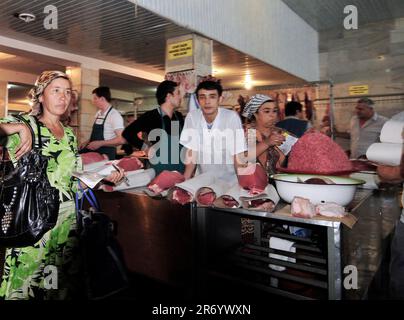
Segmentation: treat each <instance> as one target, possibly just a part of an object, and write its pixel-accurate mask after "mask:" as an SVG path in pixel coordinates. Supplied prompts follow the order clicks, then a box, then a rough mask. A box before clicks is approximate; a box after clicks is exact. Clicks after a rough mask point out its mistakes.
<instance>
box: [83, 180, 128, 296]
mask: <svg viewBox="0 0 404 320" xmlns="http://www.w3.org/2000/svg"><path fill="white" fill-rule="evenodd" d="M79 189H81V187H80V185H79ZM81 192H82V197H81V199H80V200H79V197H78V194H76V208H77V210H76V212H77V230H78V234H79V238H80V242H79V243H80V248H81V252H82V261H83V262H84V273H85V279H86V281H85V282H86V289H87V296H88V298H89V299H92V300H98V299H103V298H107V297H110V296H112V295H114V294H116V293H118V292H120V291H122V290H124V289H126V288H128V286H129V279H128V276H127V270H126V266H125V261H124V257H123V253H122V250H121V247H120V245H119V243H118V241H117V239H116V237H115V235H116V232H117V226H116V223H115V222H114V221H112V220H111V219H110V218H109V217H108V215H106V214H105V213H104V212H102V211H101V210H100V206H99V204H98V201H97V199H96V197H95V194H94V193H93V191H92V190H91V189H90V188H88V189H86V190H83V189H81ZM84 199H87V201H88V202H89V205H90V207H89V208H88V209H87V210H84V206H83V205H84Z"/></svg>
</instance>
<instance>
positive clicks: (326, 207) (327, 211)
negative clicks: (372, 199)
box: [316, 202, 347, 218]
mask: <svg viewBox="0 0 404 320" xmlns="http://www.w3.org/2000/svg"><path fill="white" fill-rule="evenodd" d="M316 213H317V214H319V215H321V216H325V217H329V218H342V217H344V216H345V215H346V214H347V213H346V212H345V208H344V207H341V206H340V205H338V204H336V203H334V202H326V203H322V204H318V205H317V206H316Z"/></svg>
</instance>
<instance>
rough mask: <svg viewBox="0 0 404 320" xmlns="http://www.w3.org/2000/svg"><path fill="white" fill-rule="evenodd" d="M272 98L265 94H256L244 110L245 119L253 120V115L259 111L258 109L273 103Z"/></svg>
mask: <svg viewBox="0 0 404 320" xmlns="http://www.w3.org/2000/svg"><path fill="white" fill-rule="evenodd" d="M273 101H274V99H272V98H271V97H270V96H267V95H265V94H256V95H254V96H252V97H251V99H250V100H249V101H248V102H247V104H246V105H245V107H244V110H243V114H242V115H243V117H246V118H247V119H251V118H252V116H253V114H254V113H256V112H257V111H258V109H259V108H260V107H261V106H262V105H263V104H264V103H265V102H273Z"/></svg>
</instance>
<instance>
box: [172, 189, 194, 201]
mask: <svg viewBox="0 0 404 320" xmlns="http://www.w3.org/2000/svg"><path fill="white" fill-rule="evenodd" d="M172 200H173V202H177V203H179V204H182V205H184V204H186V203H190V202H192V194H190V193H189V192H187V191H185V190H184V189H181V188H175V190H174V191H173V197H172Z"/></svg>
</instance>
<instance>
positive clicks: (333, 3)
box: [283, 0, 404, 31]
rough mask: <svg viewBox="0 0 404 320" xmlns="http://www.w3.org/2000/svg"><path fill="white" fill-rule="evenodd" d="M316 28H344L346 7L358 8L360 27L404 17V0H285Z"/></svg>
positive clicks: (319, 29) (318, 29) (320, 29)
mask: <svg viewBox="0 0 404 320" xmlns="http://www.w3.org/2000/svg"><path fill="white" fill-rule="evenodd" d="M283 2H284V3H286V4H287V5H288V6H289V7H290V8H291V9H292V10H293V11H295V12H296V13H297V14H298V15H299V16H300V17H302V18H303V19H304V20H305V21H306V22H307V23H308V24H310V25H311V26H312V27H313V28H314V29H315V30H317V31H322V30H327V29H333V28H342V27H343V21H344V18H345V17H346V14H344V8H345V6H347V5H354V6H356V7H357V9H358V22H359V27H360V25H361V24H367V23H372V22H377V21H382V20H390V19H394V18H402V17H404V0H283Z"/></svg>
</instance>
